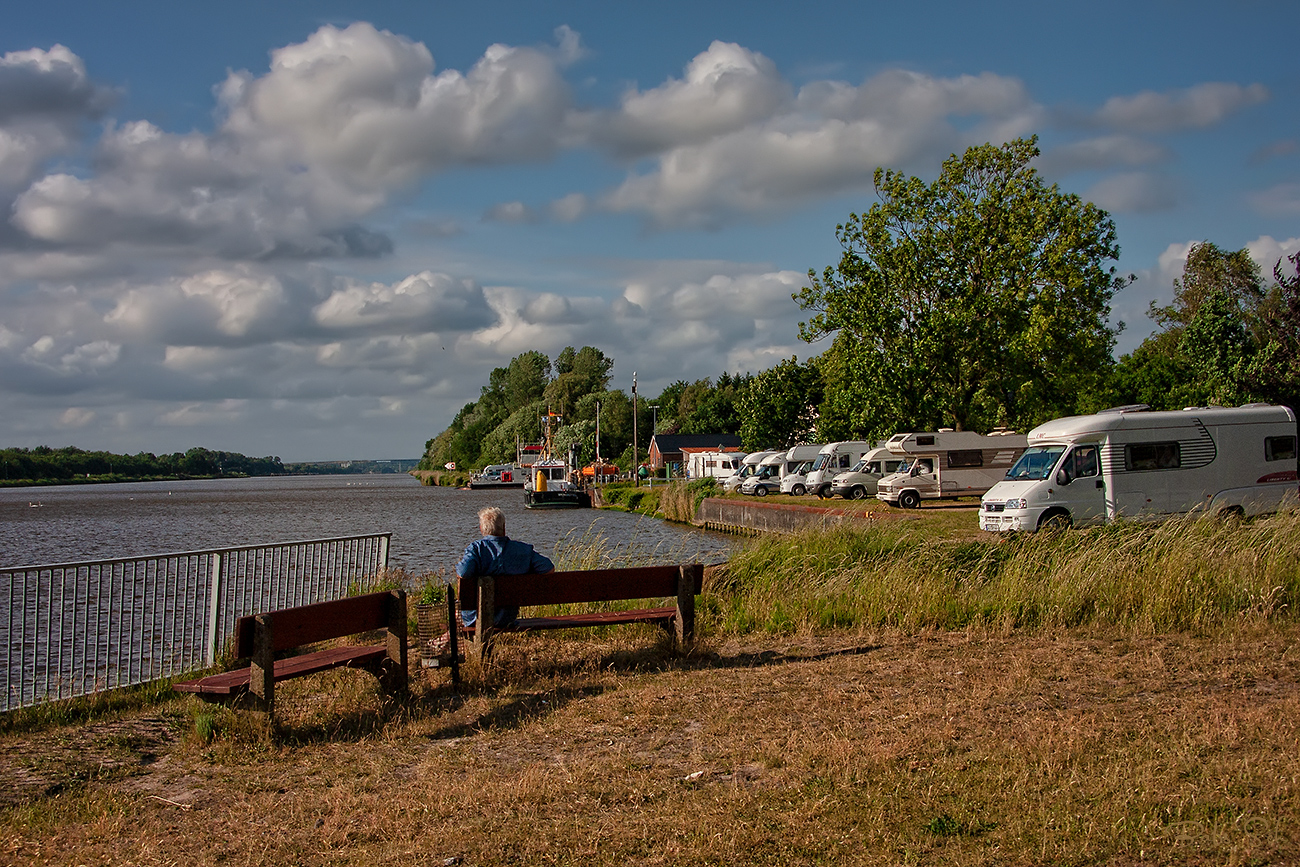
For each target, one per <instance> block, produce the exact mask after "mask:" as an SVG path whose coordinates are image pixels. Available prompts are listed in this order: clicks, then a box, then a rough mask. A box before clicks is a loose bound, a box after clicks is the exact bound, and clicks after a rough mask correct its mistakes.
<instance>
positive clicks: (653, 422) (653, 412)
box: [646, 403, 662, 488]
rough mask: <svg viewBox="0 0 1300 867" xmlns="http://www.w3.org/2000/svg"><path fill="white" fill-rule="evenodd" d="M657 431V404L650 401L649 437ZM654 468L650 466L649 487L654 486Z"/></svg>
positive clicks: (648, 457) (647, 458) (652, 437)
mask: <svg viewBox="0 0 1300 867" xmlns="http://www.w3.org/2000/svg"><path fill="white" fill-rule="evenodd" d="M658 432H659V404H657V403H652V404H650V438H651V439H654V436H655V434H657V433H658ZM661 454H662V453H661ZM649 459H650V455H649V454H647V455H646V460H649ZM655 469H656V468H655V467H651V468H650V487H652V488H653V487H654V486H655Z"/></svg>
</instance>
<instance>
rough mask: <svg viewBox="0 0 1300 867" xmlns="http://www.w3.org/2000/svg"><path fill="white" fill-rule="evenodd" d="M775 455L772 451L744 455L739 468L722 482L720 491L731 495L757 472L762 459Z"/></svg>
mask: <svg viewBox="0 0 1300 867" xmlns="http://www.w3.org/2000/svg"><path fill="white" fill-rule="evenodd" d="M774 454H776V452H773V451H765V452H754V453H753V454H748V455H745V457H744V458H743V459H741V461H740V466H739V467H738V468H737V469H736V471H735V472H733V473H732V474H731V475H729V476H727V477H726V478H725V479H723V480H722V490H724V491H725V492H727V493H731V492H732V491H735V490H737V489H739V488H740V485H741V483H742V482H744V481H745V479H747V478H749V477H750V476H752V475H754V474H755V473H757V472H758V465H759V464H761V463H762V462H763V459H764V458H769V457H771V456H772V455H774Z"/></svg>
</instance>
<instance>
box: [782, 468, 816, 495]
mask: <svg viewBox="0 0 1300 867" xmlns="http://www.w3.org/2000/svg"><path fill="white" fill-rule="evenodd" d="M812 465H813V462H812V461H800V462H799V463H797V464H795V466H794V469H793V470H791V471H790V472H788V473H786V474H785V475H784V476H782V477H781V493H783V494H791V495H793V496H796V497H802V496H803V495H804V494H806V493H808V471H809V470H811V469H812Z"/></svg>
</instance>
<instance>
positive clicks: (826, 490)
mask: <svg viewBox="0 0 1300 867" xmlns="http://www.w3.org/2000/svg"><path fill="white" fill-rule="evenodd" d="M871 447H872V446H871V443H869V442H867V441H866V440H845V441H844V442H838V443H827V444H826V445H824V446H822V449H821V451H820V452H818V453H817V457H816V458H815V459H814V460H813V465H812V467H811V468H810V469H809V470H808V476H807V478H806V479H805V480H804V485H805V486H806V487H807V489H808V493H810V494H816V495H817V496H819V497H822V498H825V497H829V496H830V495H831V480H832V479H834V478H835V476H837V475H838V474H840V473H842V472H844V471H845V470H847V469H848V468H849V467H851V466H853V465H854V464H856V463H857V462H858V461H860V460H862V456H863V455H865V454H866V453H867V452H869V451H871Z"/></svg>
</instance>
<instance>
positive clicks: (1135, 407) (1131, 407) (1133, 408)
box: [1102, 403, 1151, 412]
mask: <svg viewBox="0 0 1300 867" xmlns="http://www.w3.org/2000/svg"><path fill="white" fill-rule="evenodd" d="M1150 408H1151V406H1150V404H1145V403H1126V404H1124V405H1123V406H1112V407H1111V408H1110V409H1103V410H1102V412H1145V411H1146V410H1149V409H1150Z"/></svg>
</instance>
